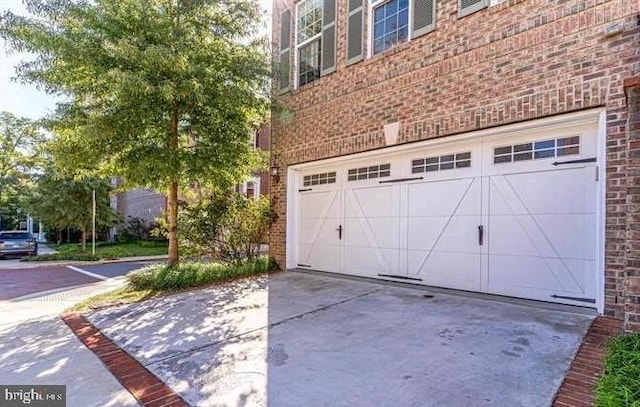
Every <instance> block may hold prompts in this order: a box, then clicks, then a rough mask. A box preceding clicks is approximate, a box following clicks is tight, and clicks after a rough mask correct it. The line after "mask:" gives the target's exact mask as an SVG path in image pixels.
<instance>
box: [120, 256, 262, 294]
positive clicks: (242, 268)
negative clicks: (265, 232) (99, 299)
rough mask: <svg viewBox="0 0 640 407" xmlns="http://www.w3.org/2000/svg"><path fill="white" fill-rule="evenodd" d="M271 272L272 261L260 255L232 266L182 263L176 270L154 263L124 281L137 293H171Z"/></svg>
mask: <svg viewBox="0 0 640 407" xmlns="http://www.w3.org/2000/svg"><path fill="white" fill-rule="evenodd" d="M273 269H274V263H273V262H272V260H270V259H269V258H268V257H266V256H262V257H256V258H251V259H244V260H241V261H239V262H236V263H233V264H220V263H181V264H180V265H178V266H175V267H169V266H167V265H162V264H157V265H153V266H149V267H146V268H144V269H142V270H140V271H138V272H135V273H133V274H131V275H129V276H128V277H127V278H128V280H129V284H130V286H131V287H132V288H134V289H136V290H159V291H171V290H180V289H183V288H191V287H198V286H202V285H207V284H211V283H215V282H219V281H226V280H231V279H234V278H238V277H246V276H250V275H254V274H260V273H265V272H268V271H270V270H273Z"/></svg>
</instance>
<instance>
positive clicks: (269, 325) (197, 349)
mask: <svg viewBox="0 0 640 407" xmlns="http://www.w3.org/2000/svg"><path fill="white" fill-rule="evenodd" d="M381 290H382V288H375V289H373V290H370V291H367V292H365V293H362V294H358V295H354V296H353V297H349V298H347V299H344V300H342V301H337V302H334V303H331V304H328V305H323V306H322V307H318V308H316V309H313V310H311V311H307V312H303V313H301V314H297V315H293V316H290V317H287V318H284V319H282V320H280V321H277V322H273V323H271V324H267V325H264V326H261V327H258V328H255V329H250V330H248V331H244V332H242V333H239V334H237V335H232V336H229V337H228V338H224V339H221V340H219V341H215V342H211V343H207V344H206V345H202V346H197V347H195V348H191V349H188V350H185V351H182V352H177V353H174V354H173V355H170V356H166V357H164V358H161V359H156V360H154V361H152V362H149V363H147V364H146V366H152V365H155V364H158V363H162V362H165V361H167V360H171V359H174V358H177V357H182V356H184V355H188V354H190V353H195V352H198V351H201V350H203V349H207V348H210V347H212V346H218V345H220V344H222V343H225V342H227V341H229V340H232V339H237V338H241V337H243V336H245V335H249V334H251V333H253V332H257V331H260V330H261V329H265V328H271V327H274V326H279V325H282V324H284V323H286V322H289V321H293V320H296V319H301V318H304V317H306V316H308V315H313V314H316V313H318V312H322V311H326V310H328V309H330V308H333V307H335V306H337V305H341V304H345V303H347V302H350V301H353V300H357V299H360V298H362V297H366V296H368V295H371V294H375V293H376V292H378V291H381Z"/></svg>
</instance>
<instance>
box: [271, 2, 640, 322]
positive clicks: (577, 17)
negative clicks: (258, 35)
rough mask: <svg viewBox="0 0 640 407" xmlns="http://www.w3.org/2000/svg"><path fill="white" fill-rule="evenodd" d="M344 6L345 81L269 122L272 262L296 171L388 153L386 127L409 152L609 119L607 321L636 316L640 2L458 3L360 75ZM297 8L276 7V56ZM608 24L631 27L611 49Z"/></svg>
mask: <svg viewBox="0 0 640 407" xmlns="http://www.w3.org/2000/svg"><path fill="white" fill-rule="evenodd" d="M338 3H339V4H338V22H337V25H338V47H337V59H338V66H337V71H336V72H335V73H333V74H330V75H328V76H325V77H323V78H321V79H320V80H317V81H315V82H313V83H311V84H308V85H306V86H304V87H302V88H301V89H296V90H293V91H292V92H288V93H285V94H283V95H280V96H278V97H277V98H276V104H275V106H276V108H274V111H273V114H272V154H273V156H274V159H275V160H276V161H277V162H278V164H279V165H280V174H281V176H280V182H279V183H278V184H275V185H272V196H273V200H274V203H275V205H276V210H277V212H278V215H279V218H278V222H277V224H276V225H275V226H274V228H273V231H272V235H271V236H272V238H271V239H272V240H271V252H272V254H273V255H274V257H275V258H276V261H278V263H279V264H280V265H282V266H284V265H285V226H286V214H285V206H286V191H285V185H286V169H287V166H288V165H291V164H296V163H300V162H304V161H311V160H318V159H323V158H328V157H334V156H338V155H344V154H350V153H355V152H361V151H366V150H370V149H373V148H379V147H383V146H384V136H383V126H384V125H385V124H387V123H390V122H395V121H399V122H400V133H399V137H398V142H399V143H406V142H412V141H417V140H424V139H429V138H434V137H442V136H448V135H453V134H457V133H462V132H468V131H472V130H478V129H482V128H487V127H492V126H498V125H503V124H507V123H514V122H518V121H524V120H529V119H535V118H542V117H545V116H549V115H554V114H560V113H567V112H571V111H576V110H580V109H584V108H590V107H605V108H606V111H607V125H606V126H607V177H608V178H607V181H606V182H607V207H606V248H605V251H606V260H605V262H606V284H605V285H606V287H605V298H606V299H605V301H606V309H605V312H606V314H607V315H612V316H616V317H620V318H621V317H623V316H624V315H625V307H626V308H627V309H629V307H630V305H625V304H624V302H625V300H624V298H625V288H624V287H625V274H628V273H629V270H628V269H629V265H628V263H627V260H626V253H627V244H626V242H627V235H628V234H629V233H630V232H627V211H626V206H627V193H628V187H627V137H628V135H627V122H628V120H629V116H628V114H627V103H626V98H625V93H624V89H623V81H624V79H627V78H629V77H631V76H633V75H635V74H636V73H637V72H639V71H640V45H638V44H640V29H639V28H638V14H639V13H640V2H639V1H637V0H587V1H584V0H572V1H566V0H549V1H542V0H537V1H536V0H528V1H524V0H511V1H507V2H505V3H502V4H500V5H498V6H495V7H490V8H488V9H485V10H481V11H479V12H477V13H474V14H472V15H470V16H467V17H464V18H461V19H459V18H458V17H457V12H456V7H457V1H456V0H437V19H436V29H435V31H433V32H431V33H429V34H427V35H424V36H422V37H419V38H417V39H414V40H412V41H410V42H408V43H404V44H401V45H399V46H398V47H396V48H395V49H393V50H390V51H388V52H386V53H383V54H381V55H377V56H374V57H372V58H369V59H365V60H364V61H362V62H359V63H357V64H355V65H352V66H346V65H345V59H346V58H345V55H346V53H345V28H346V27H345V24H346V7H347V0H338ZM292 5H293V0H282V1H276V3H275V4H274V24H273V39H274V50H275V51H274V54H276V55H277V54H278V52H277V50H278V49H279V48H278V41H279V39H278V35H279V32H280V28H279V21H278V17H279V15H280V13H281V12H282V11H283V10H284V9H285V8H287V7H289V8H291V9H292V10H293V6H292ZM612 22H621V23H624V31H623V32H622V33H621V34H617V35H614V36H611V37H605V35H604V29H605V27H606V26H608V25H609V24H611V23H612ZM365 30H366V29H365ZM292 33H293V30H292ZM292 44H294V42H293V41H292ZM292 50H293V49H292ZM293 54H295V51H293V52H292V55H293ZM636 233H639V234H640V231H638V232H636Z"/></svg>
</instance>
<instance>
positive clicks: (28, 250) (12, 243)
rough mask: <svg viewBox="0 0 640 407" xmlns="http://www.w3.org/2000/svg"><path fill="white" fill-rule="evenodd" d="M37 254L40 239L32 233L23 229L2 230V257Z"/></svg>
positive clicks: (0, 250) (0, 248)
mask: <svg viewBox="0 0 640 407" xmlns="http://www.w3.org/2000/svg"><path fill="white" fill-rule="evenodd" d="M37 254H38V241H37V240H36V238H35V237H33V235H32V234H31V233H29V232H25V231H22V230H6V231H2V232H0V257H8V256H11V255H21V256H35V255H37Z"/></svg>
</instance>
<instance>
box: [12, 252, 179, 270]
mask: <svg viewBox="0 0 640 407" xmlns="http://www.w3.org/2000/svg"><path fill="white" fill-rule="evenodd" d="M168 258H169V257H168V256H165V255H161V256H141V257H122V258H120V259H112V260H98V261H80V260H62V261H55V260H52V261H23V262H20V263H19V264H20V265H22V264H24V265H25V267H22V268H36V267H47V266H63V267H64V266H97V265H101V264H113V263H132V262H136V261H153V260H166V259H168ZM15 268H16V269H20V268H21V267H15Z"/></svg>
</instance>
